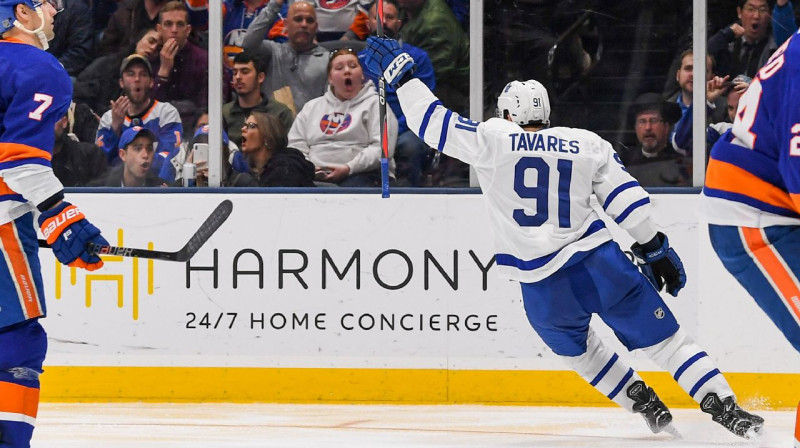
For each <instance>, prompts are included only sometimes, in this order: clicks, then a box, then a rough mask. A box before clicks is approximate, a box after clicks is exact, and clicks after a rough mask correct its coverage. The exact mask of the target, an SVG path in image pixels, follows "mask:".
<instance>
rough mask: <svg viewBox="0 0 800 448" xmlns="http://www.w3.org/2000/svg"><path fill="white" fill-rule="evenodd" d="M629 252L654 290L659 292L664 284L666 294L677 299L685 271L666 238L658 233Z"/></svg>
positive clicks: (634, 246)
mask: <svg viewBox="0 0 800 448" xmlns="http://www.w3.org/2000/svg"><path fill="white" fill-rule="evenodd" d="M631 250H632V251H633V256H634V257H635V258H636V264H637V265H639V269H640V270H641V271H642V274H644V276H645V277H647V279H648V280H650V283H652V284H653V286H655V288H656V290H657V291H661V289H662V288H663V287H664V284H665V283H666V285H667V292H668V293H670V294H671V295H673V296H675V297H677V296H678V291H680V290H681V288H683V287H684V286H685V285H686V271H685V270H684V269H683V263H681V259H680V257H678V254H677V253H675V250H674V249H672V248H671V247H669V240H668V239H667V236H666V235H664V234H663V233H661V232H658V233H657V234H656V236H655V237H653V239H652V240H650V241H648V242H647V243H645V244H639V243H634V244H633V246H631Z"/></svg>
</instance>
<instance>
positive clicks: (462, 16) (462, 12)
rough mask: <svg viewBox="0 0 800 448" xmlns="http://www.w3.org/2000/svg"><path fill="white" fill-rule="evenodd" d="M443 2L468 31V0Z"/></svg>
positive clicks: (447, 0) (446, 0)
mask: <svg viewBox="0 0 800 448" xmlns="http://www.w3.org/2000/svg"><path fill="white" fill-rule="evenodd" d="M445 3H447V6H448V7H449V8H450V10H451V11H453V15H454V16H456V20H458V23H460V24H461V27H462V28H464V31H466V32H467V33H469V0H445Z"/></svg>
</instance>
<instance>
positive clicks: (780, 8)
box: [708, 0, 797, 78]
mask: <svg viewBox="0 0 800 448" xmlns="http://www.w3.org/2000/svg"><path fill="white" fill-rule="evenodd" d="M736 13H737V15H738V17H739V22H741V23H739V22H737V23H734V24H732V25H730V26H728V27H725V28H723V29H721V30H720V31H719V32H717V33H716V34H714V35H713V36H712V37H711V39H709V41H708V54H710V55H711V56H713V57H714V60H715V61H716V62H717V65H718V67H719V69H718V70H717V74H718V75H720V76H725V75H728V76H731V77H734V76H737V75H739V74H744V75H746V76H749V77H751V78H752V77H754V76H755V75H756V72H758V69H759V68H761V66H763V65H764V64H765V63H766V62H767V59H769V57H770V56H771V55H772V53H773V52H774V51H775V50H776V49H777V48H778V47H779V46H780V45H781V44H782V43H783V42H784V41H785V40H786V39H788V38H789V36H791V35H792V34H794V32H795V31H797V24H796V23H795V20H794V10H793V7H792V3H791V2H790V1H789V0H777V2H776V3H775V7H774V8H773V9H772V15H771V16H772V27H771V28H772V33H770V14H769V9H768V5H767V1H766V0H738V2H737V7H736Z"/></svg>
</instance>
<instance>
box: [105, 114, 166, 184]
mask: <svg viewBox="0 0 800 448" xmlns="http://www.w3.org/2000/svg"><path fill="white" fill-rule="evenodd" d="M155 141H156V135H155V134H153V132H152V131H150V130H149V129H147V128H145V127H142V126H133V127H131V128H128V129H126V130H125V132H123V133H122V136H121V137H120V138H119V146H120V149H119V158H120V160H122V163H121V164H120V165H119V166H116V167H114V168H112V169H111V171H109V173H108V175H107V176H106V177H105V178H104V179H102V180H101V181H100V182H97V183H96V184H95V186H103V187H159V186H166V184H165V183H164V181H163V180H162V179H160V178H159V177H158V176H156V175H155V174H153V170H152V169H151V167H152V165H153V160H154V154H155Z"/></svg>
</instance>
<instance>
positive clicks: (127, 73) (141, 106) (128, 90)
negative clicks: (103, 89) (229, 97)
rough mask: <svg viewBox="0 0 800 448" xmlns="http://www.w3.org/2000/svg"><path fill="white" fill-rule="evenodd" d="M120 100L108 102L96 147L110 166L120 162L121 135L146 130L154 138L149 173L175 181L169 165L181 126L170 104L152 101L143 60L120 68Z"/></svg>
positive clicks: (127, 62) (133, 58)
mask: <svg viewBox="0 0 800 448" xmlns="http://www.w3.org/2000/svg"><path fill="white" fill-rule="evenodd" d="M119 76H120V80H119V85H120V88H122V96H120V97H119V98H118V99H117V100H116V101H111V109H110V110H108V111H106V113H104V114H103V117H102V118H101V119H100V126H99V127H98V130H97V139H96V142H95V143H96V144H97V146H99V147H101V148H103V150H104V151H105V152H106V155H107V156H108V163H109V165H110V166H115V165H117V164H119V163H120V162H121V159H120V157H119V153H120V151H119V150H120V149H121V148H123V145H122V143H121V142H120V138H121V135H122V134H123V133H124V132H125V131H126V130H128V129H131V128H132V127H136V126H140V127H143V128H146V129H148V130H149V131H150V132H151V133H152V134H153V135H154V136H155V143H156V144H155V155H154V157H153V160H152V163H151V164H150V170H151V171H152V172H153V174H155V175H157V176H160V177H161V178H162V179H163V180H164V181H165V182H172V181H174V180H175V169H174V168H173V167H172V164H171V163H169V161H170V160H171V159H172V157H174V155H175V154H176V153H177V152H178V151H179V149H180V143H181V136H182V135H183V126H182V125H181V118H180V115H179V114H178V110H177V109H175V107H174V106H172V105H171V104H169V103H162V102H160V101H157V100H155V99H153V98H152V96H151V93H150V92H151V89H152V88H153V70H152V67H151V66H150V62H149V61H148V60H147V58H146V57H144V56H142V55H140V54H136V53H134V54H132V55H130V56H128V57H126V58H125V59H123V60H122V64H120V68H119Z"/></svg>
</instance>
